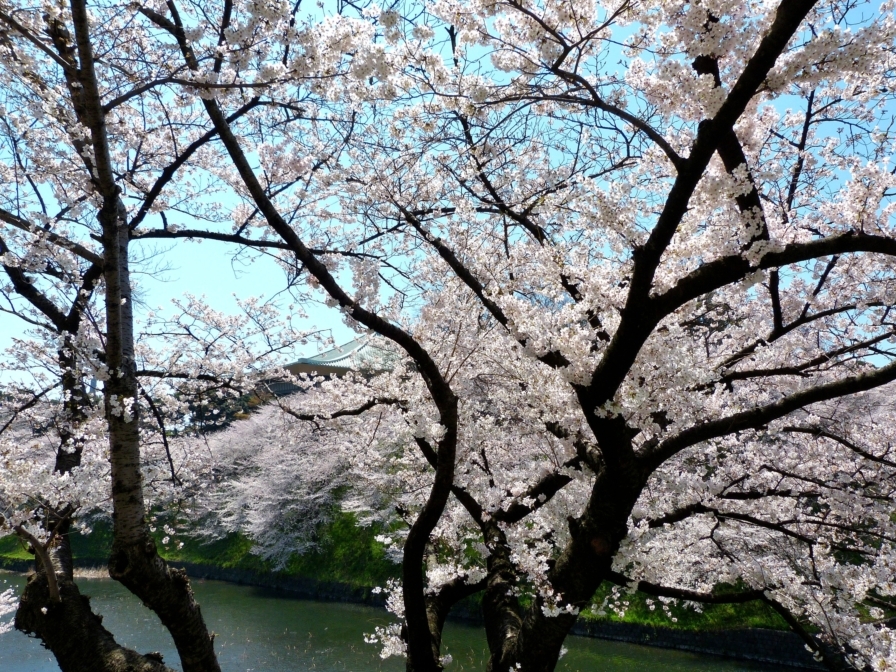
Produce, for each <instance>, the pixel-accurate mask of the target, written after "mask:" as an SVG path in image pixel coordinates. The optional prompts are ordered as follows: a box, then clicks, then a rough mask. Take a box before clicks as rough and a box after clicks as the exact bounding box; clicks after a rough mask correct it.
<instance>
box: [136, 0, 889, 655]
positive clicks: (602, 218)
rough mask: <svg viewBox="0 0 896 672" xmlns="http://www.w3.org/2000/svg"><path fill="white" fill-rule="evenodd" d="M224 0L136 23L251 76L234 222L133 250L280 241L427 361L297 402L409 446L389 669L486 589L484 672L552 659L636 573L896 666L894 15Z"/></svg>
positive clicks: (216, 65) (236, 78) (358, 311)
mask: <svg viewBox="0 0 896 672" xmlns="http://www.w3.org/2000/svg"><path fill="white" fill-rule="evenodd" d="M229 7H230V6H229V5H227V6H225V9H224V11H223V12H222V13H221V14H220V17H221V19H220V29H219V30H215V31H208V30H204V31H201V30H199V29H198V28H197V27H196V26H198V25H199V24H201V23H202V22H203V21H204V20H205V18H206V17H205V15H200V14H199V13H197V12H196V11H195V10H194V9H193V8H190V7H186V6H184V7H181V6H178V5H176V4H175V3H173V2H169V3H167V4H166V6H165V7H164V8H159V9H158V11H157V10H155V9H149V8H147V9H144V10H143V14H144V15H145V16H147V17H148V18H149V19H150V20H151V21H153V22H154V23H155V24H156V25H157V26H158V27H159V30H160V31H163V32H164V33H167V37H166V39H167V40H168V42H169V43H170V44H171V46H172V49H173V50H176V51H177V52H179V54H180V57H181V58H182V64H183V66H184V67H186V68H188V69H189V70H190V71H191V73H193V76H194V77H197V78H201V79H202V80H204V81H208V82H213V83H214V85H215V86H216V87H222V86H225V85H229V86H230V88H227V89H223V88H211V87H208V88H204V89H203V90H202V95H203V97H204V102H203V105H204V108H205V112H206V114H207V118H208V120H209V121H210V123H212V124H213V125H214V128H215V130H216V132H217V133H218V135H219V137H220V139H221V143H222V145H223V147H224V149H225V150H226V153H227V155H228V157H229V159H230V162H231V163H230V165H231V168H230V170H231V171H232V172H231V173H230V175H231V176H230V177H228V178H227V179H228V180H229V182H230V183H231V184H235V185H236V186H237V189H238V190H239V193H240V194H241V196H242V198H243V199H244V201H245V203H244V204H243V205H242V206H241V207H239V208H237V209H236V210H235V213H234V226H233V228H232V229H231V231H229V232H228V231H220V230H214V229H213V228H211V227H209V228H208V229H205V230H203V229H200V228H190V227H187V228H185V229H183V230H179V231H176V232H171V231H170V230H168V231H159V230H157V231H147V232H146V233H145V234H144V235H146V236H152V237H160V238H163V237H203V236H205V237H210V238H217V239H221V240H226V239H229V240H232V241H233V242H235V243H238V244H240V245H243V246H248V247H253V246H255V247H257V248H258V249H267V250H279V251H280V255H281V257H280V258H281V259H282V263H283V264H284V266H285V267H286V268H287V269H288V270H289V271H290V272H291V273H292V274H293V277H303V278H307V279H308V283H309V285H308V292H309V293H310V294H311V295H317V296H323V298H324V300H326V301H327V302H328V303H329V304H330V305H332V306H333V307H335V308H338V309H339V310H340V311H341V313H342V314H343V316H344V319H345V320H346V321H347V322H348V323H349V324H357V325H359V327H363V328H366V329H369V330H371V331H373V332H376V333H377V334H379V335H381V336H382V337H384V338H385V339H388V340H390V341H391V342H392V343H393V344H394V345H395V347H396V348H397V349H398V350H399V351H400V352H403V353H404V354H405V355H406V356H407V358H408V363H407V364H406V365H405V366H404V367H403V368H402V369H401V371H400V372H398V373H395V374H394V375H392V376H391V377H389V378H388V380H389V381H391V382H390V384H388V385H387V384H385V383H384V385H385V387H384V389H381V388H380V387H378V383H376V382H374V381H375V380H377V379H374V381H371V382H370V383H369V387H368V388H367V389H369V392H367V393H366V394H360V393H358V392H355V393H354V394H349V393H348V392H346V393H345V394H344V395H339V396H338V397H337V398H336V399H335V400H334V402H333V404H332V405H331V406H330V407H329V408H325V409H316V410H315V409H314V408H313V403H316V402H312V401H310V400H311V399H312V398H317V397H316V396H315V395H310V396H309V397H308V398H307V399H308V403H311V404H312V410H310V411H297V415H299V416H302V417H307V418H308V419H311V418H314V419H316V420H315V421H317V422H321V421H323V420H326V421H328V422H329V421H335V420H336V419H337V418H339V419H340V421H342V422H345V421H344V420H342V418H343V417H344V416H345V415H346V414H349V413H351V414H353V415H357V416H358V417H363V415H362V413H363V414H368V415H369V416H370V418H371V419H370V423H371V427H380V426H382V421H381V419H380V416H379V409H380V407H388V408H391V409H392V410H393V412H394V413H397V414H398V416H397V417H398V418H399V419H400V420H402V421H403V422H405V424H407V426H408V427H409V428H410V429H408V430H407V431H409V432H410V433H409V434H408V435H406V436H405V440H404V441H403V442H402V441H399V442H398V444H397V445H399V446H401V448H400V449H396V450H401V451H409V450H410V449H415V451H416V452H413V453H410V452H401V455H403V456H404V455H406V456H407V457H406V459H408V460H411V462H410V464H415V465H416V470H415V469H414V468H410V467H409V470H410V471H411V472H415V476H416V478H417V479H422V478H424V474H426V476H425V480H424V481H423V482H421V481H419V480H417V481H410V482H413V483H415V485H417V486H418V487H417V488H415V489H414V491H415V492H416V497H410V496H409V497H408V500H409V503H408V506H407V507H405V506H404V505H402V511H404V512H405V514H404V515H406V516H407V522H408V529H407V531H406V534H405V535H404V537H403V541H402V543H403V569H402V581H401V585H400V586H399V587H396V590H398V591H399V592H400V595H401V599H400V600H399V601H398V603H397V604H398V605H399V606H398V610H399V612H400V615H401V618H402V620H403V626H402V628H401V629H400V635H397V636H398V639H394V638H393V639H390V640H389V642H388V647H389V650H390V651H396V652H400V653H402V654H404V655H407V657H408V665H409V669H414V670H433V669H438V668H439V667H440V662H439V661H440V655H439V641H440V628H441V623H442V622H443V619H444V612H445V610H446V609H447V608H449V607H450V604H451V603H452V601H453V600H456V599H457V598H458V597H459V596H462V595H463V594H467V593H469V592H470V591H474V590H479V589H482V590H484V609H485V614H486V629H487V632H488V634H489V643H490V649H491V660H490V663H489V665H490V668H491V669H508V668H510V669H517V668H519V669H524V670H529V669H532V670H549V669H553V667H554V665H555V664H556V661H557V658H558V656H559V654H560V651H561V646H562V642H563V640H564V638H565V637H566V635H567V634H568V632H569V629H570V628H571V626H572V624H573V622H574V621H575V619H576V617H577V614H578V612H579V611H580V610H581V609H582V608H584V607H586V606H587V605H588V604H589V603H590V600H591V598H592V596H593V595H594V593H595V590H596V589H597V588H598V587H599V586H600V585H601V583H603V582H605V581H615V582H618V583H621V584H623V585H625V586H627V587H628V586H632V587H638V588H640V589H641V590H643V591H646V592H649V593H651V594H654V595H657V596H662V597H664V598H677V599H683V600H687V601H689V602H699V601H707V602H719V601H744V600H752V599H758V600H762V601H764V602H766V603H767V604H769V605H770V606H771V607H772V608H774V609H776V610H777V611H778V612H779V613H780V614H781V615H782V617H783V618H785V619H786V620H787V621H788V622H789V623H790V624H791V626H792V627H793V628H794V629H795V630H797V631H798V632H799V633H801V635H802V636H804V638H805V639H806V642H807V645H808V646H809V647H810V648H811V649H812V650H813V651H814V652H815V653H816V655H817V656H818V657H819V658H821V659H823V660H825V661H826V662H827V664H828V665H829V666H830V667H832V668H838V667H844V666H862V665H870V666H872V667H876V668H877V669H886V668H887V667H888V666H892V664H893V659H892V641H893V635H892V631H891V630H890V629H888V627H887V622H886V620H885V619H884V617H885V615H886V614H887V613H889V612H888V611H887V610H888V609H892V594H893V583H892V575H893V571H892V570H893V554H892V552H893V545H892V542H893V539H894V535H893V530H892V521H891V520H890V512H891V510H892V491H891V486H890V483H891V482H892V476H893V474H892V471H891V468H892V463H891V462H890V457H889V452H888V451H889V445H890V440H889V439H888V438H887V436H886V432H887V429H888V427H889V426H890V425H891V423H890V422H889V421H888V420H886V419H885V418H887V417H888V416H889V413H890V412H891V411H890V410H889V407H888V406H887V404H886V403H885V398H882V397H881V396H880V395H878V394H875V393H874V390H875V389H876V388H879V387H882V386H884V385H886V384H888V383H890V382H891V381H893V380H894V378H896V364H893V363H892V362H891V357H892V351H891V349H890V343H891V341H892V339H893V337H894V334H893V330H892V321H891V315H890V310H891V307H892V294H891V292H892V289H891V287H892V282H893V278H892V261H891V259H892V255H893V254H894V253H896V240H894V238H893V232H892V226H893V221H892V216H893V207H894V206H893V203H892V196H893V187H894V177H893V167H892V165H891V160H890V156H891V154H892V149H893V134H892V125H893V101H892V69H893V53H894V52H893V47H894V30H896V26H894V21H893V17H892V10H893V7H892V5H891V4H890V3H881V4H879V5H876V6H875V5H867V4H858V3H853V2H843V3H825V4H820V3H815V2H808V1H807V2H800V1H788V2H783V3H780V4H777V3H770V2H755V3H746V4H744V3H736V4H735V3H724V2H712V3H708V4H707V3H699V4H695V3H669V2H662V3H649V2H647V3H634V2H619V3H606V4H604V3H544V4H541V3H528V2H527V3H519V2H508V3H500V2H476V3H468V2H464V3H454V2H450V1H446V2H436V3H432V4H426V5H415V4H412V3H408V4H401V5H398V4H396V5H395V6H393V7H389V8H386V9H382V8H380V7H375V6H370V7H367V8H366V9H364V10H363V11H362V12H360V14H358V15H353V16H349V15H346V14H342V15H334V16H329V17H326V18H324V19H322V20H321V19H320V18H317V19H314V20H313V21H309V23H307V24H299V23H295V22H293V19H292V17H291V15H289V14H287V13H284V12H283V8H282V7H279V6H277V5H273V4H271V5H261V4H258V5H255V6H254V9H253V10H252V12H250V14H245V15H237V14H234V13H233V12H232V11H231V9H229ZM219 36H221V37H219ZM237 84H239V85H240V86H239V87H237V86H236V85H237ZM250 86H258V87H259V88H255V89H250ZM296 86H298V87H299V90H298V92H297V91H296V88H295V87H296ZM262 91H263V95H262V94H261V92H262ZM269 98H270V100H271V104H269V105H267V104H266V105H264V106H260V107H259V108H257V109H256V110H253V111H252V112H251V113H250V114H248V115H246V116H245V117H243V118H241V119H239V120H235V121H234V122H229V121H228V120H227V118H228V115H229V114H233V111H236V110H240V109H242V108H243V107H244V106H245V105H247V104H249V102H250V101H255V100H263V101H267V100H268V99H269ZM295 100H301V101H302V103H301V104H297V103H295V102H294V101H295ZM334 139H335V140H336V141H337V142H335V143H334ZM340 143H341V144H340ZM334 144H335V145H338V146H339V147H340V150H339V151H338V152H335V151H334V150H333V147H334ZM223 172H224V169H223V168H222V174H223ZM474 383H475V384H474ZM477 386H478V387H477ZM474 390H482V391H481V392H476V393H474ZM477 395H478V396H477ZM347 399H354V400H356V401H357V402H358V403H357V404H356V405H354V406H352V405H349V404H348V403H346V400H347ZM382 400H389V401H382ZM476 400H481V401H478V402H477V401H476ZM841 401H842V403H841ZM375 409H377V410H376V411H375ZM374 418H375V419H374ZM395 422H396V423H398V424H395V427H396V428H397V427H400V426H401V425H400V423H399V421H398V420H396V421H395ZM522 428H526V433H525V436H526V437H527V440H525V441H524V440H521V438H520V437H519V436H518V435H517V434H516V433H515V432H517V431H522ZM396 431H397V429H396ZM474 447H475V448H474ZM412 455H413V457H412ZM548 455H550V456H551V457H550V459H547V458H546V456H548ZM539 457H540V458H541V460H539ZM403 459H405V458H403ZM502 465H520V468H519V469H516V468H513V469H511V468H510V467H508V468H507V473H506V474H501V466H502ZM427 467H428V468H429V469H431V471H429V472H427V471H424V469H426V468H427ZM496 474H497V475H496ZM421 486H422V489H421ZM421 492H422V493H425V494H421ZM555 507H556V509H555ZM461 512H462V513H463V515H461ZM475 539H478V541H477V542H474V541H473V540H475ZM452 540H453V541H454V545H453V546H452V545H451V542H452ZM443 543H444V544H446V545H447V546H442V544H443ZM470 543H479V544H480V546H479V547H478V552H479V553H480V556H481V558H482V562H481V565H482V567H480V568H479V569H481V570H483V571H484V572H485V578H484V579H483V578H482V576H481V573H480V572H478V571H472V570H470V568H465V567H464V566H463V563H462V562H458V561H456V558H458V557H462V555H461V554H460V550H461V548H463V547H465V545H467V546H468V545H469V544H470ZM443 549H453V550H452V551H450V552H449V551H447V550H445V552H444V553H442V552H441V551H442V550H443ZM473 550H476V549H473ZM446 557H447V558H452V557H453V558H455V561H454V562H453V563H452V562H445V558H446ZM425 564H426V565H428V566H429V568H430V569H429V570H428V576H429V578H428V579H427V578H425V577H424V572H421V567H422V566H424V565H425ZM468 570H470V571H468ZM723 585H729V586H734V588H733V589H732V591H731V592H724V591H723V592H718V590H717V588H718V587H719V586H723ZM520 591H524V592H525V591H528V592H529V593H530V594H531V595H532V599H531V601H529V602H525V601H520V599H519V592H520ZM872 605H875V606H872ZM882 619H883V620H882ZM814 631H817V632H819V633H820V634H819V635H817V636H816V635H815V634H813V632H814ZM396 632H398V631H396ZM392 634H395V633H392ZM390 636H391V635H390V634H389V633H385V634H384V637H386V638H388V637H390Z"/></svg>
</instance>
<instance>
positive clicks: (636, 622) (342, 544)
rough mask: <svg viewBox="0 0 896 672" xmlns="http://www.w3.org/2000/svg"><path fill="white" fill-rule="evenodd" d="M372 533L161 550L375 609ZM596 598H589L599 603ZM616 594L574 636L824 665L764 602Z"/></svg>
mask: <svg viewBox="0 0 896 672" xmlns="http://www.w3.org/2000/svg"><path fill="white" fill-rule="evenodd" d="M375 536H376V533H375V531H373V530H370V529H365V528H358V527H357V526H355V525H354V523H353V521H352V520H351V519H348V518H345V519H341V520H337V521H334V523H333V524H331V525H330V526H328V529H327V536H326V537H325V539H326V541H325V542H322V543H321V544H320V547H319V548H318V549H317V550H316V551H315V552H313V553H308V554H306V555H303V556H296V557H292V558H290V559H289V560H288V562H286V563H285V564H284V566H283V567H282V568H280V570H279V571H277V570H275V568H273V567H272V566H271V564H270V563H268V562H265V561H264V560H262V559H261V558H259V557H258V556H257V555H255V554H253V553H252V544H251V542H249V541H248V540H247V539H245V538H242V537H232V538H228V539H222V540H217V541H214V542H211V543H207V544H202V543H199V542H197V541H195V540H190V539H185V540H184V542H183V545H182V546H179V544H178V543H169V544H168V546H167V547H166V546H161V548H162V551H163V555H164V556H165V558H166V560H168V562H169V563H171V564H172V565H174V566H177V567H182V568H183V569H185V570H186V571H187V573H188V575H189V576H190V577H192V578H194V579H209V580H219V581H226V582H229V583H234V584H241V585H247V586H257V587H262V588H270V589H274V590H277V591H282V592H288V593H290V594H291V595H292V596H294V597H297V598H304V599H312V600H320V601H328V602H345V603H357V604H366V605H370V606H375V607H382V606H383V604H384V597H383V594H382V593H379V592H374V588H375V587H376V586H382V585H385V583H386V581H388V579H390V578H395V577H396V576H397V574H398V567H397V566H396V565H394V564H393V563H392V562H391V561H390V560H389V559H388V557H387V555H386V553H385V550H384V549H383V547H382V545H380V544H379V543H378V542H376V541H375ZM110 541H111V535H110V534H109V531H108V529H104V528H103V527H102V526H98V527H97V529H96V530H95V531H94V533H93V534H92V535H90V536H89V537H80V538H77V539H75V540H73V550H74V552H75V556H76V564H77V566H78V567H79V568H82V569H91V568H96V569H94V570H93V572H92V573H91V575H92V576H96V571H97V570H99V573H100V574H102V568H103V567H104V565H105V561H106V560H105V558H106V557H108V555H107V553H108V544H109V542H110ZM31 563H32V561H31V559H30V557H29V556H28V554H27V553H26V552H25V551H24V549H23V548H22V547H21V546H20V545H19V544H18V543H17V542H16V540H15V539H12V538H5V539H0V568H2V569H6V570H9V571H15V572H26V571H29V570H30V567H31ZM603 597H604V595H598V596H596V602H598V603H600V602H601V601H602V600H603ZM621 599H624V600H626V601H627V602H629V604H628V605H627V611H626V614H625V616H624V617H623V618H620V617H618V616H615V615H610V616H604V617H598V616H597V615H596V614H595V613H593V612H592V611H585V612H583V614H582V616H581V617H580V618H579V620H578V622H577V624H576V626H575V629H574V631H573V632H574V634H578V635H583V636H586V637H595V638H600V639H607V640H613V641H620V642H628V643H633V644H642V645H647V646H655V647H660V648H667V649H677V650H681V651H689V652H694V653H702V654H711V655H718V656H725V657H729V658H734V659H739V660H748V661H755V662H760V663H769V664H775V665H783V666H787V667H792V668H794V669H804V670H813V669H814V670H818V669H823V668H822V667H821V666H820V665H819V664H818V663H816V662H815V661H814V660H813V659H812V656H811V655H810V654H809V653H808V652H807V651H806V650H805V648H804V646H803V643H802V641H801V640H800V639H799V637H797V636H796V635H794V634H793V633H791V632H789V631H787V630H786V625H785V624H783V623H782V622H781V621H780V619H778V618H777V614H774V613H773V612H770V610H767V609H766V608H765V607H764V605H761V604H755V605H710V606H708V607H707V608H706V609H704V610H703V612H702V613H696V612H694V611H693V610H691V609H684V608H677V607H673V608H672V612H671V613H672V615H673V617H674V618H675V619H676V620H675V621H674V622H673V621H672V620H671V618H670V616H669V615H665V614H663V613H662V611H661V610H660V609H657V608H654V609H653V610H651V609H650V606H651V604H650V603H649V601H648V600H647V599H646V597H645V596H640V595H637V594H635V595H625V596H624V598H621ZM654 607H655V605H654ZM657 612H659V613H657ZM452 617H453V618H455V619H459V620H464V621H467V622H471V623H477V622H481V610H480V605H479V603H478V601H477V600H476V599H470V600H467V601H465V602H464V603H462V604H460V605H458V607H457V608H455V610H453V612H452Z"/></svg>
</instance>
